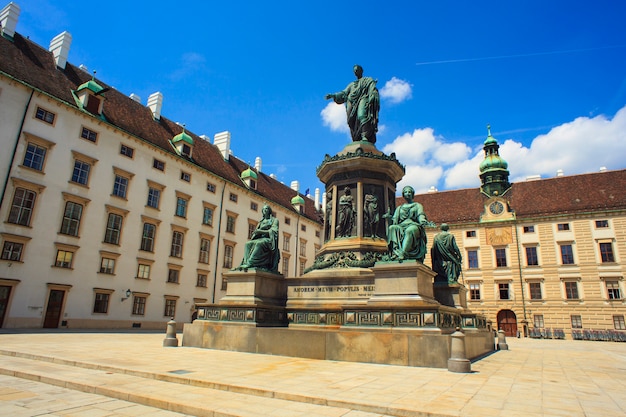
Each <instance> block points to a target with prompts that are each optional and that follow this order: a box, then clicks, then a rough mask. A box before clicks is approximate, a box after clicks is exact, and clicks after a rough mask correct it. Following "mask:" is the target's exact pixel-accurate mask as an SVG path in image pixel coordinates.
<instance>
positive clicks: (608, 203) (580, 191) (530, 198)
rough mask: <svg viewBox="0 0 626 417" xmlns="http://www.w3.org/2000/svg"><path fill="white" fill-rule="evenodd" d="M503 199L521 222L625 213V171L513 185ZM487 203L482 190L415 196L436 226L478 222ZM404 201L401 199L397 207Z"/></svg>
mask: <svg viewBox="0 0 626 417" xmlns="http://www.w3.org/2000/svg"><path fill="white" fill-rule="evenodd" d="M502 197H503V198H504V199H506V200H507V201H508V202H509V205H510V207H511V209H512V210H514V211H515V213H516V216H517V218H518V219H524V218H535V217H546V216H556V215H571V214H576V213H584V212H597V211H611V210H626V170H619V171H606V172H597V173H593V174H580V175H571V176H563V177H555V178H549V179H544V180H534V181H527V182H520V183H514V184H513V185H512V186H511V189H510V190H509V191H508V192H507V193H506V194H505V195H504V196H502ZM486 199H487V197H486V196H485V195H484V194H482V193H481V192H480V189H479V188H468V189H463V190H454V191H441V192H435V193H427V194H420V195H416V196H415V201H418V202H420V203H421V204H422V205H423V206H424V211H425V212H426V216H427V217H428V219H429V220H431V221H433V222H435V223H437V224H441V223H446V222H447V223H475V222H478V221H479V220H480V215H481V214H482V213H483V211H484V204H485V200H486ZM403 201H404V199H403V198H402V197H398V198H397V199H396V204H397V205H399V204H402V202H403Z"/></svg>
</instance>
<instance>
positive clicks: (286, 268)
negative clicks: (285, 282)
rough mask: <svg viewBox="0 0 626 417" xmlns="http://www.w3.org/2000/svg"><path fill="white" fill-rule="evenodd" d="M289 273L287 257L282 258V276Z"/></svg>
mask: <svg viewBox="0 0 626 417" xmlns="http://www.w3.org/2000/svg"><path fill="white" fill-rule="evenodd" d="M288 274H289V258H283V276H285V277H286V276H287V275H288Z"/></svg>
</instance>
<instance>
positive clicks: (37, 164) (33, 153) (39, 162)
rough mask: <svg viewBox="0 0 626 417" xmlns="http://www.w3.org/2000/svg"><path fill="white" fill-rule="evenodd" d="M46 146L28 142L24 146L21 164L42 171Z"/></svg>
mask: <svg viewBox="0 0 626 417" xmlns="http://www.w3.org/2000/svg"><path fill="white" fill-rule="evenodd" d="M46 150H47V149H46V148H44V147H43V146H39V145H36V144H34V143H29V144H28V146H27V147H26V154H25V155H24V163H23V165H24V166H25V167H28V168H32V169H36V170H37V171H43V162H44V160H45V159H46Z"/></svg>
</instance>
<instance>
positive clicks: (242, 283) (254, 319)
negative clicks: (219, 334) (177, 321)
mask: <svg viewBox="0 0 626 417" xmlns="http://www.w3.org/2000/svg"><path fill="white" fill-rule="evenodd" d="M224 277H225V278H226V280H227V282H228V285H227V287H226V295H225V296H224V297H223V298H222V299H221V300H219V302H218V303H217V304H203V303H199V304H197V306H198V318H199V319H204V320H215V321H228V322H237V323H240V324H250V325H255V326H278V327H280V326H287V316H286V313H285V303H286V301H287V293H286V287H285V279H284V278H283V276H282V275H281V274H274V273H271V272H267V271H261V270H256V269H250V270H248V271H229V272H225V273H224Z"/></svg>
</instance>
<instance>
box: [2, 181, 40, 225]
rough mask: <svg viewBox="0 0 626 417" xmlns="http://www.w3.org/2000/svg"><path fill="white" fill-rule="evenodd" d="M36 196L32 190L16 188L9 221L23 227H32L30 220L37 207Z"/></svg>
mask: <svg viewBox="0 0 626 417" xmlns="http://www.w3.org/2000/svg"><path fill="white" fill-rule="evenodd" d="M36 196H37V194H35V193H34V192H33V191H31V190H27V189H25V188H16V189H15V194H14V195H13V203H12V204H11V211H10V212H9V219H8V220H7V221H8V222H9V223H13V224H19V225H22V226H30V218H31V215H32V214H33V208H34V207H35V197H36Z"/></svg>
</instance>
